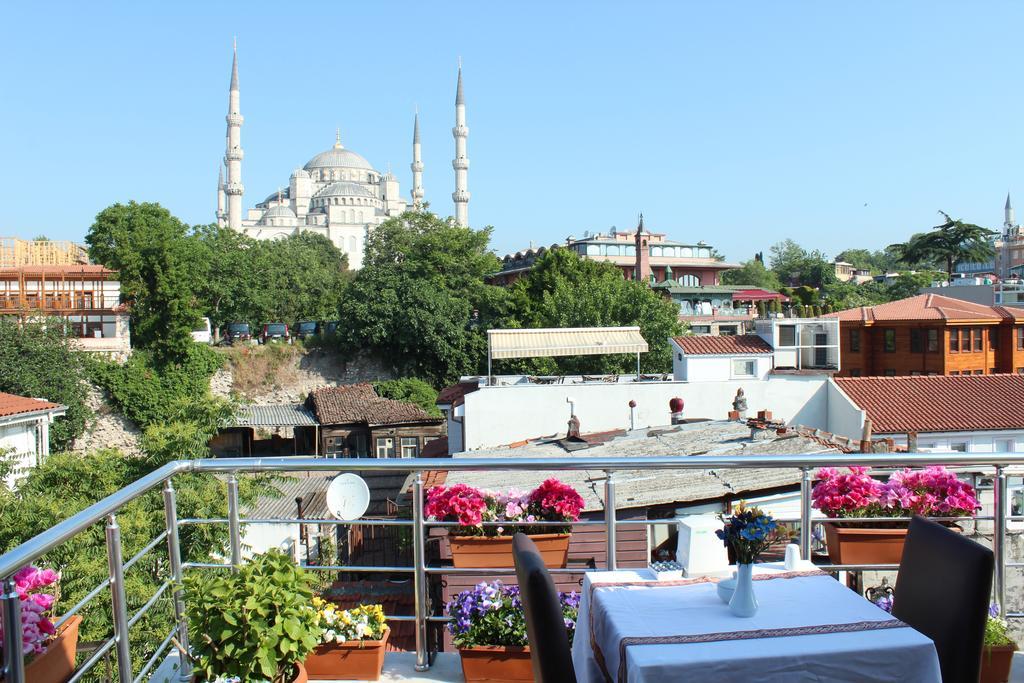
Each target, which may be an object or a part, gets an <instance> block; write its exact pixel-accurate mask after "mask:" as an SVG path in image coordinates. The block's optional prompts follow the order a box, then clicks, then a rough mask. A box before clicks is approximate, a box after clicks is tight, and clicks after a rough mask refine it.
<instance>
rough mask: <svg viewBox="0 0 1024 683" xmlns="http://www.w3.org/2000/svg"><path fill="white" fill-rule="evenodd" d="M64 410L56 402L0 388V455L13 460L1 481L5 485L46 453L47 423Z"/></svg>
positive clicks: (48, 432) (48, 442)
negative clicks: (7, 391)
mask: <svg viewBox="0 0 1024 683" xmlns="http://www.w3.org/2000/svg"><path fill="white" fill-rule="evenodd" d="M65 412H67V408H65V407H64V406H62V405H59V404H57V403H50V402H49V401H46V400H44V399H40V398H26V397H24V396H15V395H14V394H5V393H3V392H0V455H3V456H4V457H5V458H8V459H12V460H13V464H14V468H13V469H12V470H11V472H10V473H9V474H8V476H7V477H6V478H5V479H4V481H3V483H4V484H5V485H6V486H8V487H9V488H14V486H15V485H16V484H17V482H18V480H19V479H21V478H23V477H24V476H25V475H26V474H27V473H28V470H29V469H30V468H32V467H35V466H37V465H39V464H41V463H42V461H43V458H45V457H46V456H47V455H49V454H50V424H51V423H52V422H53V420H54V418H56V417H60V416H61V415H63V414H64V413H65Z"/></svg>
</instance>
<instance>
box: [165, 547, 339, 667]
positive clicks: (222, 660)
mask: <svg viewBox="0 0 1024 683" xmlns="http://www.w3.org/2000/svg"><path fill="white" fill-rule="evenodd" d="M313 585H314V578H313V577H312V575H311V574H309V573H308V572H306V571H305V570H304V569H302V568H301V567H299V566H297V565H296V564H295V563H294V562H293V561H292V558H291V557H290V556H289V555H287V554H285V553H283V552H281V551H280V550H271V551H268V552H266V553H264V554H262V555H256V556H255V557H253V558H252V559H251V560H249V562H248V563H247V564H244V565H242V566H241V567H239V568H238V571H236V572H230V573H227V572H225V573H223V574H215V575H202V574H200V575H196V576H191V577H189V578H188V579H186V582H185V590H186V594H187V595H188V599H189V602H190V605H189V611H188V613H189V628H190V632H191V633H192V634H194V635H193V636H192V656H193V660H194V661H193V667H194V669H193V670H194V673H195V680H196V681H211V682H212V681H216V680H217V679H218V678H220V677H224V678H228V679H230V678H233V677H238V678H240V679H241V680H243V681H258V680H266V681H271V682H272V683H304V682H305V681H307V680H308V678H307V676H306V670H305V668H304V667H303V666H302V663H303V662H304V661H305V659H306V657H307V655H309V653H310V652H312V651H313V648H315V647H316V646H317V645H318V644H319V643H320V637H321V634H322V632H323V628H322V627H321V625H320V615H319V614H318V613H317V611H316V610H315V609H313V606H312V604H311V601H312V598H313Z"/></svg>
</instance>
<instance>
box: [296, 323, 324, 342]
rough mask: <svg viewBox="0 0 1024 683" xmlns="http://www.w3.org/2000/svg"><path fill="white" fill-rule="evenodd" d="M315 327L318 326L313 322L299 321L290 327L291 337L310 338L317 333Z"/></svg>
mask: <svg viewBox="0 0 1024 683" xmlns="http://www.w3.org/2000/svg"><path fill="white" fill-rule="evenodd" d="M317 327H319V326H318V325H317V324H316V321H315V320H300V321H299V322H297V323H295V324H294V325H292V336H293V337H295V338H296V339H305V338H306V337H312V336H313V335H315V334H316V333H317V331H318V330H317Z"/></svg>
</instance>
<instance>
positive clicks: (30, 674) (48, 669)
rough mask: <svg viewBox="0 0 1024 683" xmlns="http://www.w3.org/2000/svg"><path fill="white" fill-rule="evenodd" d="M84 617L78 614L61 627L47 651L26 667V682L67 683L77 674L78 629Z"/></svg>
mask: <svg viewBox="0 0 1024 683" xmlns="http://www.w3.org/2000/svg"><path fill="white" fill-rule="evenodd" d="M81 624H82V617H80V616H78V615H77V614H76V615H75V616H73V617H71V618H70V619H68V620H67V621H65V622H64V624H63V625H61V627H60V629H59V630H58V631H57V636H56V637H55V638H54V639H53V640H52V641H50V644H49V645H48V646H47V648H46V651H45V652H43V653H42V654H40V655H37V656H36V657H35V658H34V659H33V660H32V661H31V662H29V663H28V665H26V666H25V680H26V681H32V683H66V681H67V680H68V679H69V678H71V674H73V673H74V672H75V652H76V650H78V627H79V626H81Z"/></svg>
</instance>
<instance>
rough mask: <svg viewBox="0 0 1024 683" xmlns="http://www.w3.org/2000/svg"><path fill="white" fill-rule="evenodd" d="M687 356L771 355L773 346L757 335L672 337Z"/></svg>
mask: <svg viewBox="0 0 1024 683" xmlns="http://www.w3.org/2000/svg"><path fill="white" fill-rule="evenodd" d="M672 341H674V342H675V343H676V344H678V345H679V348H681V349H682V350H683V353H685V354H686V355H687V356H735V355H737V354H747V353H771V352H772V347H771V344H769V343H768V342H766V341H765V340H764V339H761V338H760V337H758V336H757V335H756V334H737V335H732V336H727V337H713V336H698V337H672Z"/></svg>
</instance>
